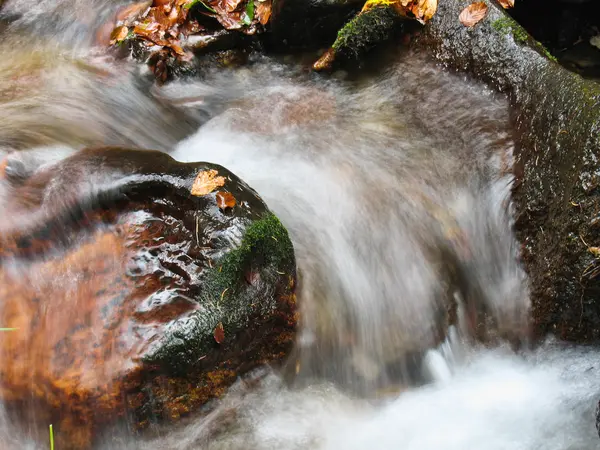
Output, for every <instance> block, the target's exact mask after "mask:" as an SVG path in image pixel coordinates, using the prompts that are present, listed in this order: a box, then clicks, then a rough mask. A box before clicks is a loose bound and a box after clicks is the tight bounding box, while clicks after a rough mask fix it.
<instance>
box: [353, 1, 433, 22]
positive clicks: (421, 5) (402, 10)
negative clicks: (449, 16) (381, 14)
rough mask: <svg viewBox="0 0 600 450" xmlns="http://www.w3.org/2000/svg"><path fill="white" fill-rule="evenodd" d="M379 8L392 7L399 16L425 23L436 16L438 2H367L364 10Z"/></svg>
mask: <svg viewBox="0 0 600 450" xmlns="http://www.w3.org/2000/svg"><path fill="white" fill-rule="evenodd" d="M377 6H391V7H393V8H394V9H395V10H396V11H397V12H398V13H399V14H401V15H403V16H407V17H414V18H415V19H417V20H418V21H419V22H421V23H425V22H427V21H428V20H429V19H431V18H432V17H433V16H434V15H435V13H436V11H437V6H438V0H367V1H366V2H365V4H364V6H363V8H362V10H363V11H365V10H367V9H371V8H374V7H377Z"/></svg>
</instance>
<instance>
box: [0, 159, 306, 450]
mask: <svg viewBox="0 0 600 450" xmlns="http://www.w3.org/2000/svg"><path fill="white" fill-rule="evenodd" d="M32 161H39V158H38V159H37V160H36V158H31V157H28V156H27V155H26V154H23V153H21V154H17V155H15V154H12V155H9V156H8V158H7V159H6V160H5V161H4V163H3V164H2V165H1V166H0V168H1V172H2V176H1V177H0V197H1V198H0V202H1V204H2V207H3V211H5V214H6V215H5V216H4V217H3V218H2V220H1V221H0V227H1V232H2V234H3V237H4V239H3V241H2V243H1V244H0V301H1V304H2V308H3V320H4V322H3V324H2V325H3V327H8V328H15V329H16V330H15V331H13V332H10V333H8V332H7V333H6V334H4V335H3V339H2V341H1V342H0V349H1V351H2V352H3V354H5V355H7V356H8V355H10V358H8V357H7V359H6V361H5V363H4V364H2V366H0V377H1V379H2V383H0V398H2V400H3V402H4V403H5V404H6V405H8V409H9V411H10V414H11V415H12V416H14V417H15V418H17V419H18V420H17V423H23V426H24V427H29V426H30V425H31V424H35V423H37V424H40V427H41V428H40V430H38V431H39V433H40V436H42V438H43V436H44V433H45V431H46V430H47V429H46V424H48V423H54V424H55V433H56V436H57V446H58V448H61V449H70V448H78V449H79V448H89V447H90V446H92V445H93V444H94V441H95V439H96V438H97V436H98V434H99V433H101V432H102V430H103V429H106V427H107V426H110V425H111V424H112V423H114V422H115V421H116V420H119V419H120V420H123V418H127V421H128V422H127V423H128V426H129V428H130V429H131V430H141V429H145V428H148V426H149V425H151V424H158V423H165V422H167V423H168V422H170V421H173V420H177V419H179V418H180V417H183V416H186V415H190V414H192V413H193V412H194V411H198V410H199V409H200V408H201V407H205V406H207V405H210V404H211V400H213V399H216V398H218V397H220V396H221V395H222V394H223V393H224V392H225V391H226V389H227V388H228V387H229V385H231V384H232V383H233V382H234V381H235V380H236V379H238V377H240V376H244V375H245V374H246V373H248V372H249V371H251V370H252V369H254V368H257V367H259V366H262V365H264V364H266V363H276V362H278V361H280V360H282V359H283V358H285V356H286V355H287V354H288V352H289V350H290V348H291V345H292V341H293V338H294V331H295V326H296V321H297V316H296V305H295V296H294V285H295V280H296V274H295V257H294V251H293V247H292V244H291V242H290V239H289V237H288V234H287V231H286V229H285V228H284V227H283V225H282V224H281V223H280V222H279V220H278V219H277V218H276V217H275V216H274V215H273V214H272V213H271V212H270V211H269V210H268V208H267V206H266V205H265V204H264V203H263V201H262V200H261V199H260V197H259V196H258V195H257V194H256V192H254V191H253V190H252V189H251V188H250V187H248V186H247V185H246V184H245V183H244V182H243V181H241V180H240V179H238V178H237V177H236V176H235V175H233V174H232V173H230V172H229V171H227V170H226V169H225V168H223V167H220V166H215V165H212V164H208V163H193V164H191V163H190V164H183V163H178V162H176V161H175V160H173V159H172V158H171V157H169V156H168V155H166V154H163V153H159V152H149V151H134V150H123V149H116V148H102V149H92V150H85V151H82V152H80V153H77V154H75V155H73V156H71V157H69V158H67V159H65V160H62V161H61V162H58V163H56V164H55V165H49V166H42V167H39V168H38V167H36V166H33V167H32V165H31V164H32ZM211 170H213V171H216V172H217V174H218V176H221V177H223V180H222V181H223V185H222V186H217V188H216V189H215V190H214V191H212V192H210V193H208V194H206V195H203V196H194V195H192V194H191V193H190V189H191V187H192V184H193V182H194V180H195V178H196V176H197V174H198V173H199V172H203V171H211ZM9 193H10V195H9ZM225 195H227V196H228V197H227V198H229V200H231V198H234V199H235V205H233V207H231V201H229V202H227V204H224V202H223V198H225V197H224V196H225ZM229 196H232V197H229ZM219 199H220V200H219ZM15 267H18V268H19V269H18V270H15ZM34 403H35V404H36V407H35V408H31V405H32V404H34ZM202 409H203V410H204V409H205V408H202ZM16 427H17V428H18V425H16ZM15 432H16V431H15Z"/></svg>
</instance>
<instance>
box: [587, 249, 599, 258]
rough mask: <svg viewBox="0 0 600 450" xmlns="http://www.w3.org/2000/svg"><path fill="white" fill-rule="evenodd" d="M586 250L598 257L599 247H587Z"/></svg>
mask: <svg viewBox="0 0 600 450" xmlns="http://www.w3.org/2000/svg"><path fill="white" fill-rule="evenodd" d="M588 251H589V252H590V253H591V254H592V255H594V256H595V257H596V258H598V257H600V247H588Z"/></svg>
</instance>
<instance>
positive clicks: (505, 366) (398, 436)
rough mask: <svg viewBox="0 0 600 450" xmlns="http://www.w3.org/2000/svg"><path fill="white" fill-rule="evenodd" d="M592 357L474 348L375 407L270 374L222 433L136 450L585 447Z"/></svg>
mask: <svg viewBox="0 0 600 450" xmlns="http://www.w3.org/2000/svg"><path fill="white" fill-rule="evenodd" d="M599 356H600V353H599V352H598V351H597V350H590V349H586V348H567V347H563V346H561V345H559V344H556V343H549V344H547V345H545V346H544V347H543V348H541V349H539V350H538V351H536V352H535V353H533V354H530V355H528V356H527V357H526V358H521V357H517V356H515V355H513V354H510V353H509V352H507V351H503V350H478V351H475V352H473V353H470V354H469V355H468V357H467V360H466V361H464V362H462V363H461V364H459V365H458V366H455V367H454V368H453V371H454V373H453V374H452V376H451V377H449V378H445V379H439V380H437V381H435V382H434V383H432V384H430V385H427V386H424V387H421V388H418V389H413V390H411V391H408V392H404V393H402V394H400V395H393V396H392V395H390V396H389V397H388V398H386V399H384V400H382V401H381V402H379V403H369V402H366V401H364V400H356V399H352V398H349V397H347V396H345V395H344V394H342V393H340V392H339V391H337V390H336V389H335V388H334V387H332V386H331V385H326V384H317V385H313V386H310V387H308V388H304V389H302V390H298V391H293V390H288V389H286V388H284V387H282V386H281V385H280V384H279V383H278V381H277V379H276V378H275V377H272V378H271V379H269V380H268V382H267V383H266V386H264V387H263V388H261V389H260V390H258V391H257V392H254V393H252V394H249V395H248V396H247V397H245V398H244V399H243V400H239V399H237V396H236V395H235V394H231V395H230V399H228V400H226V401H225V406H224V408H226V407H231V406H235V407H236V409H237V410H238V411H239V413H238V417H237V419H236V420H237V422H236V426H235V427H234V428H233V429H232V430H229V431H228V432H226V433H223V435H219V434H217V435H215V434H214V433H209V432H208V430H209V429H210V428H211V426H210V425H200V424H193V425H191V426H189V427H187V428H185V429H184V430H181V431H180V432H179V433H176V434H175V435H173V436H170V437H168V438H163V439H160V440H158V441H155V442H153V443H152V444H144V446H143V447H139V448H152V449H154V448H157V449H158V448H161V449H163V448H164V449H181V448H185V449H187V448H190V449H191V448H202V449H219V450H220V449H231V450H233V449H245V448H253V449H257V450H258V449H260V450H263V449H264V450H275V449H315V450H316V449H319V450H337V449H344V450H367V449H371V448H378V449H381V450H479V449H486V450H542V449H543V450H567V449H568V450H584V449H594V448H598V447H599V445H598V436H597V432H596V430H595V428H594V425H593V412H594V405H595V403H596V400H597V398H598V395H599V394H600V388H599V387H598V383H597V379H598V376H600V366H599V365H598V362H597V361H598V357H599ZM447 369H449V368H448V367H447ZM215 420H216V421H218V420H223V419H219V418H217V419H215ZM127 448H131V449H134V448H138V447H137V446H136V445H131V446H130V447H127Z"/></svg>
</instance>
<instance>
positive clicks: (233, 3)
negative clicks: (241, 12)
mask: <svg viewBox="0 0 600 450" xmlns="http://www.w3.org/2000/svg"><path fill="white" fill-rule="evenodd" d="M240 3H242V0H225V11H227V12H228V13H231V12H233V11H235V10H236V9H237V8H238V6H240Z"/></svg>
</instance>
